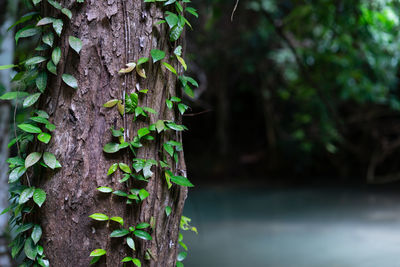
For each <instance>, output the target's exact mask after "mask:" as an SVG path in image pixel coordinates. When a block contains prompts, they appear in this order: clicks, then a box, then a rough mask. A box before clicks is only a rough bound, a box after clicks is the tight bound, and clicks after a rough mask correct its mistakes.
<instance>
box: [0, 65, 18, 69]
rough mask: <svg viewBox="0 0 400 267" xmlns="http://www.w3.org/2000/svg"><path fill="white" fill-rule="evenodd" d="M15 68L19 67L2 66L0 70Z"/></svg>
mask: <svg viewBox="0 0 400 267" xmlns="http://www.w3.org/2000/svg"><path fill="white" fill-rule="evenodd" d="M14 67H17V65H2V66H0V70H7V69H12V68H14Z"/></svg>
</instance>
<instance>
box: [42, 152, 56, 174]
mask: <svg viewBox="0 0 400 267" xmlns="http://www.w3.org/2000/svg"><path fill="white" fill-rule="evenodd" d="M43 160H44V163H46V165H47V166H49V168H50V169H53V170H54V169H55V168H56V165H57V159H56V156H54V154H52V153H50V152H44V153H43Z"/></svg>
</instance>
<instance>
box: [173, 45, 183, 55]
mask: <svg viewBox="0 0 400 267" xmlns="http://www.w3.org/2000/svg"><path fill="white" fill-rule="evenodd" d="M174 54H175V55H176V56H182V46H181V45H178V46H177V47H176V48H175V50H174Z"/></svg>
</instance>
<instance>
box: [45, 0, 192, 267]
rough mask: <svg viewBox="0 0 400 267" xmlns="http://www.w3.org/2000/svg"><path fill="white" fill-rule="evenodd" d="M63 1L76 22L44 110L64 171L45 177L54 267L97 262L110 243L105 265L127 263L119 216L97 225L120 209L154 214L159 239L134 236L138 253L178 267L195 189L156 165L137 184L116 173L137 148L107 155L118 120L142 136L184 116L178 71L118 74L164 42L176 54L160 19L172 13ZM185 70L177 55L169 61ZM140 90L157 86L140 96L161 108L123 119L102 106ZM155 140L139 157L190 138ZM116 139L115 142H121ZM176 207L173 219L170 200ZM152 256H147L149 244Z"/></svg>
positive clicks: (152, 67) (181, 169)
mask: <svg viewBox="0 0 400 267" xmlns="http://www.w3.org/2000/svg"><path fill="white" fill-rule="evenodd" d="M62 4H64V6H67V7H69V8H70V9H71V10H72V12H73V18H72V20H71V23H67V22H65V23H64V29H63V34H62V37H61V41H60V43H58V44H57V45H59V46H60V47H61V49H62V60H61V62H60V63H59V65H58V66H57V69H58V76H57V77H56V76H52V77H51V80H50V86H49V87H48V91H47V92H48V98H47V99H46V100H44V101H42V103H40V104H41V107H42V108H43V109H45V110H47V111H48V112H49V114H50V120H51V121H52V122H53V123H54V124H55V125H56V126H57V129H56V131H55V132H54V135H53V139H52V140H51V143H50V144H49V145H48V146H47V148H46V150H48V151H50V152H52V153H54V154H55V155H56V157H57V158H58V159H59V160H60V162H61V164H62V166H63V167H62V168H61V169H59V170H58V171H56V172H53V171H48V172H47V173H44V174H43V175H42V176H41V177H42V179H41V184H42V185H43V188H44V189H45V191H46V192H47V194H48V195H47V200H46V203H45V205H44V207H43V208H42V209H41V214H40V218H41V222H42V225H43V228H44V242H43V245H44V248H45V253H46V255H47V256H48V258H49V260H50V264H51V266H88V265H89V262H90V258H89V254H90V252H91V251H92V250H94V249H96V248H103V249H106V250H107V256H105V257H102V259H101V260H100V261H99V263H98V266H122V263H120V262H121V260H122V259H123V258H124V257H126V256H132V253H131V250H128V249H127V248H128V247H127V245H126V243H125V241H124V240H125V239H124V238H110V237H109V235H110V233H111V231H112V230H114V229H117V228H119V226H118V225H117V223H114V222H111V223H110V224H109V227H107V223H104V222H95V221H93V220H92V219H90V218H89V217H88V216H89V215H90V214H92V213H95V212H101V213H105V214H107V215H109V216H121V217H123V218H124V220H125V225H124V228H128V227H129V226H131V225H135V224H136V223H139V222H150V220H151V217H154V219H155V222H156V223H155V227H154V230H152V231H150V232H151V235H152V237H153V240H152V241H143V240H135V242H136V246H137V251H136V253H135V254H134V255H133V256H135V257H137V258H139V259H140V260H141V261H142V264H143V265H142V266H174V265H175V259H176V255H177V249H178V247H177V238H178V232H179V221H180V216H181V214H182V209H183V205H184V201H185V198H186V193H187V190H186V188H183V187H179V186H176V185H174V186H173V187H172V188H171V189H170V190H168V188H167V184H166V182H165V178H164V173H163V172H162V170H161V169H160V168H156V167H154V166H153V168H152V170H153V172H154V175H153V177H151V178H150V181H149V183H143V182H142V183H138V182H132V183H130V184H129V186H126V184H120V183H119V182H118V180H119V179H121V178H122V173H120V172H118V171H117V172H116V173H115V174H113V175H112V176H107V175H106V174H107V170H108V168H109V167H110V165H111V164H113V163H116V162H125V163H127V164H128V165H130V166H131V164H132V161H131V159H132V158H133V155H132V154H131V153H129V152H128V149H126V150H123V152H121V153H118V154H105V153H103V151H102V148H103V146H104V145H105V144H106V143H108V142H110V141H111V140H112V136H111V132H110V130H109V129H110V127H111V126H114V127H115V128H119V127H124V128H125V129H126V130H127V131H126V133H127V136H126V140H127V141H129V140H133V137H134V136H135V135H136V133H137V130H138V129H140V128H141V127H144V126H148V125H149V124H150V123H154V122H156V121H157V120H158V119H173V120H175V121H178V123H179V122H180V118H179V116H178V115H177V113H175V112H171V111H169V110H168V109H167V108H166V106H165V99H166V97H170V96H173V95H177V91H178V87H177V80H176V77H174V76H173V75H172V73H170V72H169V71H167V70H166V69H165V68H161V66H160V63H156V64H152V63H150V62H149V63H147V64H148V65H146V74H147V77H148V78H147V79H143V78H140V77H139V76H138V75H136V73H130V74H127V75H119V74H118V73H117V72H118V70H119V69H121V68H122V67H124V65H125V64H126V63H128V62H136V61H137V60H138V59H139V58H140V57H149V56H150V50H151V49H155V48H157V49H162V50H164V51H166V52H167V57H166V59H167V58H169V57H168V56H169V54H170V53H171V52H172V51H173V47H172V45H171V44H170V42H169V41H168V34H167V26H166V25H165V24H164V25H158V26H155V27H154V26H153V24H154V23H155V22H156V21H158V20H160V19H161V18H162V17H163V13H162V9H161V8H162V5H157V6H156V5H155V4H151V5H150V4H145V3H143V1H142V0H108V1H98V0H86V1H85V3H84V4H82V5H78V4H76V3H75V1H65V2H64V3H62ZM44 11H45V13H47V14H54V9H52V8H51V7H50V6H46V7H45V10H44ZM69 35H74V36H77V37H79V38H80V39H81V40H82V42H83V48H82V51H81V52H80V56H78V55H77V54H76V53H75V52H74V51H73V50H72V49H71V48H69V47H68V36H69ZM169 63H170V64H172V65H174V66H175V67H176V68H177V69H180V68H178V66H177V64H176V63H175V62H169ZM62 73H69V74H72V75H74V76H75V77H76V78H77V79H78V83H79V89H78V90H74V89H72V88H69V87H68V86H66V85H65V84H64V83H63V82H62V80H61V74H62ZM139 89H149V92H148V94H147V95H146V96H142V97H141V98H140V99H139V105H140V106H148V107H152V108H153V109H155V110H156V111H157V112H158V114H157V115H151V116H150V119H148V120H146V121H144V120H143V121H141V120H139V121H136V122H133V120H132V117H131V116H124V117H123V118H122V117H121V115H119V113H118V112H117V110H116V108H113V109H107V108H103V107H102V105H103V104H104V103H105V102H107V101H108V100H110V99H116V98H117V99H123V95H124V93H125V94H128V93H131V92H135V91H137V90H139ZM155 138H156V139H155V140H154V141H149V142H148V143H146V145H145V147H143V148H141V149H140V150H139V153H138V155H137V157H138V158H146V159H148V158H153V159H156V160H158V159H162V156H163V150H162V144H163V143H164V142H165V141H167V140H171V139H172V140H176V141H181V135H180V134H176V133H175V132H170V133H162V134H161V135H155ZM115 141H116V140H114V142H115ZM179 158H180V160H179V164H172V162H170V163H171V164H172V165H173V166H174V167H173V168H174V170H173V171H174V172H175V173H176V174H177V175H185V176H186V170H185V168H186V167H185V164H184V159H183V153H181V154H180V156H179ZM99 186H110V187H113V188H114V189H119V190H125V191H128V189H129V188H146V189H147V191H148V192H149V193H150V196H149V197H148V198H147V199H145V201H144V202H143V203H141V204H132V205H127V204H125V200H124V199H122V198H119V197H117V196H115V195H113V196H110V195H109V194H107V195H104V194H102V193H100V192H98V191H97V190H96V188H97V187H99ZM166 206H171V207H172V213H171V215H170V216H169V217H167V216H166V214H165V207H166ZM146 250H149V251H151V254H152V255H153V258H152V259H151V260H149V261H148V260H144V254H145V251H146Z"/></svg>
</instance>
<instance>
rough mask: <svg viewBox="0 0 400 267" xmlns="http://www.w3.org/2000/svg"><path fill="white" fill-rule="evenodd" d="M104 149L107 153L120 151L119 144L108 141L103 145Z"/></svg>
mask: <svg viewBox="0 0 400 267" xmlns="http://www.w3.org/2000/svg"><path fill="white" fill-rule="evenodd" d="M103 151H104V152H106V153H115V152H118V151H119V144H117V143H108V144H106V145H105V146H104V147H103Z"/></svg>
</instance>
